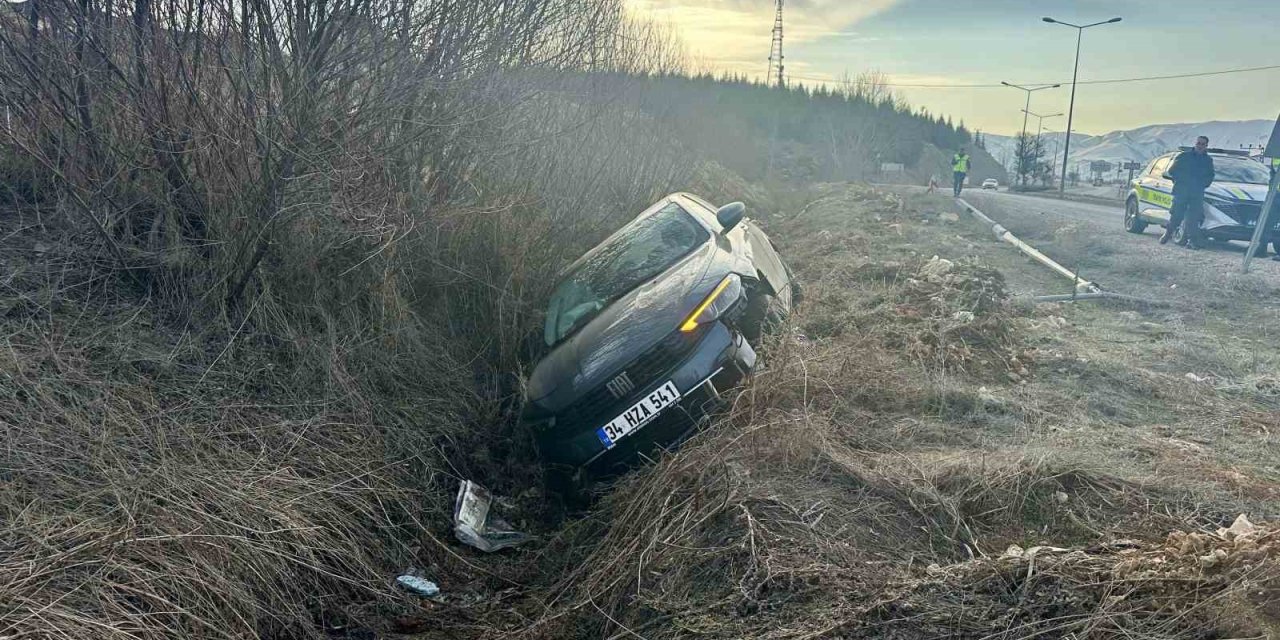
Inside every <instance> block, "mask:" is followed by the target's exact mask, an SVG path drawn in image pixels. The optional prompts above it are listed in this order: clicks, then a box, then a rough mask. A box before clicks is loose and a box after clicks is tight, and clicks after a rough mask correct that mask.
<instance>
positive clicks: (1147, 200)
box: [1138, 155, 1173, 224]
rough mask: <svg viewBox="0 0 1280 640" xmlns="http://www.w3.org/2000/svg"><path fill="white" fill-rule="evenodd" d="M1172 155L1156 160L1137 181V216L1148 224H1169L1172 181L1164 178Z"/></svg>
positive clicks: (1171, 205)
mask: <svg viewBox="0 0 1280 640" xmlns="http://www.w3.org/2000/svg"><path fill="white" fill-rule="evenodd" d="M1172 161H1173V156H1172V155H1166V156H1161V157H1159V158H1156V159H1155V161H1154V162H1152V163H1151V166H1150V167H1148V168H1147V171H1146V173H1144V174H1143V175H1142V179H1141V180H1139V181H1138V215H1140V216H1141V217H1142V219H1144V220H1146V221H1148V222H1155V223H1159V224H1165V223H1168V222H1169V209H1170V208H1172V207H1173V181H1172V180H1169V179H1168V178H1165V177H1164V172H1165V171H1168V170H1169V163H1171V162H1172Z"/></svg>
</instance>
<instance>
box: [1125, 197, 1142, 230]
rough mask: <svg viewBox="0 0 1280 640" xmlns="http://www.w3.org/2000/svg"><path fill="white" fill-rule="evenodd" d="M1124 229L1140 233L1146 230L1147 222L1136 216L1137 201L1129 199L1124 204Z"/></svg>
mask: <svg viewBox="0 0 1280 640" xmlns="http://www.w3.org/2000/svg"><path fill="white" fill-rule="evenodd" d="M1124 230H1125V231H1128V232H1129V233H1142V232H1143V231H1146V230H1147V222H1146V220H1143V219H1142V218H1141V217H1139V216H1138V201H1137V200H1133V199H1130V200H1129V201H1128V202H1126V203H1125V205H1124Z"/></svg>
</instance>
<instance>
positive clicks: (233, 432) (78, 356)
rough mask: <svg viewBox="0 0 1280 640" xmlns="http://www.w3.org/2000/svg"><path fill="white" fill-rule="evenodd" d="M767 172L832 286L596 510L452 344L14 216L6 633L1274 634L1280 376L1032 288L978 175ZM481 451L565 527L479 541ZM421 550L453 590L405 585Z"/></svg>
mask: <svg viewBox="0 0 1280 640" xmlns="http://www.w3.org/2000/svg"><path fill="white" fill-rule="evenodd" d="M759 199H760V200H761V202H760V206H758V207H757V210H758V213H760V216H759V217H760V219H761V221H762V223H763V224H764V225H765V226H767V228H768V229H769V231H770V232H771V233H772V234H773V236H774V237H775V239H776V240H777V241H778V243H779V245H780V247H781V248H782V250H783V253H784V254H785V255H787V256H788V257H789V258H790V261H791V263H792V264H793V266H794V267H795V268H796V271H797V272H798V273H799V274H800V276H801V277H802V278H803V280H804V282H805V283H806V302H805V304H804V307H803V308H802V309H801V310H800V311H799V312H798V313H797V315H796V317H795V321H794V324H795V326H794V327H793V330H789V331H786V332H784V333H783V334H782V335H780V336H779V337H778V338H776V340H775V342H774V343H773V344H771V345H769V347H768V349H766V350H765V351H764V354H763V355H764V358H765V363H766V367H765V369H764V371H762V372H761V373H760V374H759V375H757V376H756V377H755V378H754V380H753V381H752V382H751V383H750V384H749V385H747V386H746V387H744V388H743V389H742V390H741V392H740V394H739V395H737V397H736V400H735V404H734V406H733V408H732V410H731V411H730V412H729V414H728V415H727V416H725V417H724V419H722V420H720V421H718V422H717V423H716V424H715V425H714V426H713V427H712V428H710V429H708V430H707V431H706V432H705V433H703V434H701V435H699V436H698V437H696V438H695V439H694V440H692V441H691V442H690V443H689V444H688V445H687V446H686V447H685V448H683V449H682V450H681V451H680V452H679V453H677V454H674V455H671V456H667V457H664V458H663V459H661V460H659V461H657V463H656V464H654V465H652V466H650V467H648V468H646V469H643V470H641V471H639V472H637V473H635V474H632V475H631V476H629V477H626V478H623V479H622V480H620V481H619V482H618V483H617V486H615V487H613V488H612V489H611V491H610V492H609V493H608V494H607V495H605V496H603V497H602V499H601V501H600V502H599V504H597V505H596V507H595V508H594V509H593V510H592V511H591V512H590V513H588V514H586V515H585V516H583V517H578V518H574V519H571V520H568V521H558V517H557V514H555V513H554V512H553V510H552V509H550V501H549V500H548V499H547V498H546V497H545V496H544V494H543V493H542V491H541V487H539V486H537V480H536V477H537V475H536V468H535V467H531V466H530V465H529V464H527V463H526V461H527V460H528V450H527V449H526V448H524V447H525V445H524V443H523V442H522V441H521V440H520V439H519V438H518V437H515V434H512V433H511V432H510V430H509V425H510V422H509V420H507V419H506V418H508V417H509V413H504V412H505V411H506V409H503V407H504V406H509V403H508V404H504V403H503V402H502V401H501V398H500V397H499V396H498V394H490V395H483V394H478V393H477V392H476V391H475V390H476V389H477V388H484V386H483V385H477V384H476V380H477V379H479V378H477V377H476V376H478V375H479V373H478V372H477V370H476V369H475V368H473V367H470V366H469V365H468V364H467V363H465V362H453V361H450V360H449V359H448V355H447V354H448V353H450V350H449V349H446V348H443V347H442V346H440V347H439V348H435V349H432V348H431V346H430V341H429V340H426V339H423V340H422V343H423V345H424V347H423V349H424V351H423V352H422V354H421V358H420V360H418V361H416V363H415V364H416V366H418V367H421V368H431V369H430V370H427V369H419V370H420V371H421V374H420V375H417V376H403V375H399V376H390V377H388V376H385V375H384V376H379V375H378V370H379V369H378V367H377V366H376V365H377V362H378V360H377V356H378V354H379V353H386V352H388V350H385V349H380V348H379V347H380V346H383V345H380V344H374V345H367V344H365V343H364V342H362V341H359V340H353V341H349V342H348V341H341V342H339V343H337V344H336V345H334V344H328V345H326V346H325V347H324V348H326V349H332V350H333V352H334V353H341V354H344V355H345V356H351V355H352V354H353V353H355V354H357V355H361V354H362V356H363V357H358V358H357V357H346V358H344V359H343V360H342V362H343V363H348V362H349V363H365V365H362V366H367V367H368V368H367V369H357V368H355V366H354V365H352V366H351V367H350V369H351V370H352V373H351V374H350V375H349V376H334V375H333V374H332V373H331V372H332V371H334V370H335V369H333V368H309V367H307V366H299V364H300V363H299V362H294V361H288V360H286V359H282V358H281V357H280V355H281V353H286V354H296V353H297V351H295V350H294V349H281V348H280V345H278V344H275V343H273V341H272V339H271V337H270V336H268V335H263V334H261V333H258V332H254V331H252V330H251V328H246V329H245V330H244V331H243V332H236V331H231V332H225V333H214V332H209V333H200V332H196V331H175V330H173V329H172V328H171V325H169V324H166V323H164V322H161V321H160V320H159V319H156V318H153V317H152V316H151V315H150V308H149V307H148V306H146V305H143V306H141V307H139V306H137V305H134V304H131V303H126V302H125V299H124V298H120V297H116V296H114V295H112V291H113V290H114V289H113V287H116V286H118V280H111V279H108V278H105V277H95V278H90V279H88V280H81V279H77V278H74V277H70V276H71V274H74V273H79V271H78V270H77V269H75V268H73V267H74V266H75V264H76V260H75V256H74V255H70V254H68V253H65V252H64V251H65V250H64V249H61V248H59V247H57V246H50V245H47V244H43V243H42V242H41V241H39V240H37V239H36V238H35V237H29V236H28V235H25V234H24V233H22V232H19V233H17V234H15V235H9V236H7V237H8V238H9V241H8V242H6V243H5V245H4V249H3V250H2V251H0V257H3V259H4V261H5V265H6V268H7V269H8V271H6V273H10V274H12V275H11V276H10V277H8V279H7V280H6V281H5V282H6V286H8V287H9V289H10V291H12V292H13V293H14V296H13V298H12V301H11V302H6V303H5V304H6V306H5V308H4V309H3V310H0V328H2V332H0V333H2V335H4V336H5V343H4V348H3V349H0V375H3V376H4V377H5V384H4V385H3V389H2V390H0V424H3V428H4V429H5V438H6V442H7V443H8V447H7V448H6V449H5V450H4V454H3V455H4V459H3V465H2V467H3V475H2V476H0V480H3V482H4V483H5V486H4V488H5V490H4V492H3V494H2V495H3V506H2V507H0V508H3V510H4V511H3V512H4V514H5V520H4V527H3V529H0V541H2V543H3V546H4V549H5V551H6V556H5V557H4V559H3V561H2V562H3V567H2V568H3V571H0V604H2V606H3V607H4V609H3V614H2V616H0V618H2V619H3V621H4V627H3V628H4V629H5V631H4V633H0V635H4V634H16V635H18V636H19V637H23V636H24V635H26V636H32V637H39V636H41V635H53V636H57V635H61V636H62V637H69V638H70V637H76V638H81V637H121V638H123V637H147V638H159V637H252V636H268V637H319V636H323V635H329V636H337V637H343V636H346V637H369V634H378V635H387V634H392V633H394V632H396V631H404V632H413V633H417V634H419V635H420V636H421V637H441V638H444V637H506V636H524V637H545V638H552V637H619V638H620V637H636V636H637V635H638V636H641V637H649V638H655V637H692V636H700V637H721V638H741V637H760V638H765V637H775V638H801V637H866V638H873V637H874V638H882V637H898V638H930V637H941V636H952V637H971V638H983V637H991V638H1030V637H1069V636H1071V635H1072V634H1074V636H1075V637H1080V636H1082V635H1088V636H1090V637H1117V638H1119V637H1126V638H1135V637H1136V638H1183V637H1185V638H1192V637H1196V638H1200V637H1228V636H1236V637H1242V636H1243V637H1264V636H1267V635H1268V634H1269V633H1272V632H1273V626H1272V625H1273V624H1274V623H1273V621H1272V615H1271V614H1270V613H1269V612H1270V611H1272V610H1273V607H1274V602H1273V600H1274V596H1275V591H1274V588H1275V561H1274V558H1273V546H1274V543H1273V539H1274V537H1275V535H1276V534H1275V532H1274V531H1273V530H1272V529H1271V528H1269V527H1267V526H1265V525H1264V526H1263V528H1262V530H1260V531H1258V532H1255V533H1253V534H1250V535H1247V536H1243V537H1241V538H1240V539H1236V537H1235V536H1234V535H1224V536H1216V535H1214V532H1215V531H1216V529H1217V527H1219V526H1223V525H1225V524H1229V523H1230V522H1231V521H1232V519H1233V518H1234V517H1235V516H1236V514H1237V513H1240V512H1247V513H1249V514H1250V515H1251V516H1254V515H1258V514H1262V515H1265V513H1266V510H1267V508H1268V505H1271V504H1274V502H1273V501H1274V497H1275V493H1274V492H1275V489H1276V488H1277V487H1278V486H1280V483H1277V481H1276V479H1275V477H1274V475H1273V472H1272V471H1269V469H1270V468H1271V467H1270V466H1269V465H1270V464H1271V463H1269V462H1267V460H1268V458H1269V457H1271V458H1273V456H1274V450H1273V449H1274V447H1273V445H1272V444H1271V441H1270V435H1269V434H1270V432H1271V431H1272V430H1274V429H1275V428H1277V427H1280V425H1276V424H1275V415H1276V414H1275V411H1276V406H1275V397H1274V395H1273V392H1268V391H1267V389H1268V388H1269V387H1267V386H1266V385H1263V384H1257V385H1252V386H1241V385H1236V384H1233V383H1232V381H1231V380H1230V379H1228V378H1225V377H1224V378H1223V379H1222V381H1221V383H1220V384H1205V383H1202V382H1193V381H1190V380H1187V379H1185V378H1183V376H1182V373H1181V372H1179V371H1177V370H1176V366H1177V365H1175V366H1174V367H1171V368H1170V370H1161V369H1159V368H1155V367H1152V366H1149V365H1151V364H1152V363H1153V362H1154V361H1156V360H1157V359H1158V354H1159V350H1160V349H1166V348H1169V346H1170V343H1169V342H1167V341H1166V340H1164V339H1163V338H1160V337H1158V336H1152V335H1146V334H1142V333H1132V332H1144V331H1145V332H1147V333H1148V334H1149V333H1150V332H1151V331H1154V329H1143V328H1142V327H1144V326H1148V325H1149V326H1156V323H1155V322H1152V320H1159V319H1160V318H1159V316H1157V315H1153V314H1160V313H1166V312H1165V311H1154V310H1139V311H1135V310H1130V309H1126V308H1123V307H1083V306H1082V307H1070V306H1065V305H1059V306H1038V307H1034V308H1032V307H1030V306H1029V305H1025V304H1022V303H1020V302H1019V301H1017V300H1015V299H1013V298H1011V296H1010V294H1009V287H1008V284H1007V282H1006V277H1005V274H1007V275H1008V276H1009V279H1011V280H1018V281H1019V282H1022V281H1026V280H1028V279H1030V280H1036V278H1037V276H1035V275H1034V272H1033V271H1031V269H1032V267H1029V266H1027V264H1026V263H1025V262H1024V261H1022V260H1021V258H1019V257H1018V256H1017V254H1014V253H1011V252H1009V253H1004V251H1005V248H1003V247H1001V246H1000V245H997V244H995V243H993V242H992V241H990V240H989V239H988V236H987V234H986V232H985V230H982V229H980V228H977V227H975V226H970V225H967V224H966V223H965V222H964V221H961V220H954V219H952V218H951V217H950V216H948V215H944V214H945V213H946V212H947V209H946V208H945V207H946V205H945V203H946V200H945V199H940V198H939V199H929V198H911V199H909V200H908V201H906V202H904V201H903V200H901V199H900V198H899V197H896V196H891V195H886V194H882V193H878V192H874V191H871V190H867V189H862V188H857V187H846V186H831V187H825V188H821V189H815V190H813V191H811V192H806V193H799V194H791V195H790V196H789V197H787V198H786V199H782V200H779V201H776V202H768V201H766V200H767V199H766V198H763V197H760V198H759ZM17 230H18V229H17V228H16V227H15V228H14V229H11V230H7V231H6V233H11V232H12V231H17ZM42 237H43V236H42ZM935 255H937V256H939V259H938V260H934V259H933V256H935ZM943 260H946V261H947V262H943ZM948 263H949V264H948ZM1120 314H1131V315H1129V316H1124V315H1120ZM1115 318H1132V319H1133V320H1132V322H1125V323H1120V322H1117V321H1116V320H1115ZM1142 323H1147V324H1146V325H1144V324H1142ZM1103 328H1105V329H1106V331H1103V330H1102V329H1103ZM1118 331H1129V332H1131V333H1130V334H1128V335H1127V336H1126V337H1124V338H1118V337H1117V333H1115V332H1118ZM1117 340H1122V341H1123V344H1118V343H1115V341H1117ZM1108 345H1110V346H1108ZM1210 347H1212V343H1211V341H1210V342H1197V341H1190V342H1187V343H1185V344H1184V345H1182V346H1181V347H1179V348H1180V349H1181V351H1180V353H1186V354H1188V355H1187V357H1188V358H1190V357H1192V356H1193V355H1194V354H1197V353H1199V354H1202V355H1203V354H1205V353H1209V351H1206V349H1209V348H1210ZM362 348H367V349H369V351H368V352H367V353H366V352H362V351H360V349H362ZM428 351H429V352H430V353H428ZM398 353H399V354H400V355H399V356H397V357H406V356H404V353H403V352H402V351H401V352H398ZM304 364H305V363H304ZM401 364H403V363H401ZM337 370H339V371H341V370H344V369H342V368H339V369H337ZM405 370H406V369H405V368H403V367H402V366H401V367H394V368H388V369H384V370H383V371H405ZM322 371H323V372H329V373H325V374H323V375H321V373H319V372H322ZM308 372H311V373H308ZM317 389H320V390H321V391H322V392H317ZM460 476H467V477H473V478H477V479H479V480H481V481H483V482H486V483H488V484H491V485H493V486H495V487H496V488H498V489H499V491H500V492H501V493H504V494H507V495H509V496H511V501H510V503H508V505H507V507H508V508H509V510H510V513H511V515H512V517H513V518H515V519H517V520H518V524H519V525H520V526H522V527H525V528H526V529H528V530H530V531H532V532H534V533H536V534H538V536H539V539H538V540H537V541H536V542H535V543H532V544H531V545H529V546H526V547H523V548H521V549H519V550H517V551H513V552H506V553H503V554H498V555H494V556H483V555H480V554H478V553H475V552H473V551H472V550H470V549H468V548H466V547H462V546H460V545H458V544H456V543H453V542H452V541H451V539H450V534H449V531H448V527H449V513H448V512H449V509H450V507H451V499H452V490H453V486H452V482H453V481H455V480H456V479H457V478H458V477H460ZM1257 519H1258V520H1262V519H1263V518H1257ZM1171 532H1172V533H1173V535H1172V536H1170V537H1168V538H1167V539H1166V536H1169V534H1170V533H1171ZM1182 532H1186V533H1182ZM1188 534H1190V535H1188ZM1219 550H1220V551H1219ZM406 566H417V567H422V568H424V569H425V570H426V572H427V573H428V575H429V576H430V577H432V578H434V579H436V580H437V582H439V583H440V584H441V586H442V587H443V589H444V597H443V598H441V599H438V600H426V601H423V600H417V599H414V598H410V597H407V596H404V595H395V594H394V593H393V592H392V590H391V588H390V585H391V580H392V578H393V577H394V574H395V573H397V572H399V571H400V570H402V569H403V568H404V567H406Z"/></svg>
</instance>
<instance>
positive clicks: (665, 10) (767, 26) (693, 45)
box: [626, 0, 902, 75]
mask: <svg viewBox="0 0 1280 640" xmlns="http://www.w3.org/2000/svg"><path fill="white" fill-rule="evenodd" d="M901 1H902V0H861V1H859V2H852V1H851V0H787V4H786V8H785V9H784V19H785V21H786V22H785V26H786V44H787V45H788V46H789V45H792V44H795V43H801V42H813V41H816V40H821V39H824V38H839V39H841V40H844V41H847V40H848V39H850V38H853V39H857V38H861V36H860V35H859V34H858V33H857V32H856V31H853V30H852V29H850V27H851V26H853V25H854V24H856V23H857V22H859V21H861V20H863V19H865V18H868V17H870V16H872V15H875V14H877V13H880V12H882V11H885V10H887V9H889V8H891V7H892V6H894V5H896V4H898V3H900V2H901ZM626 3H627V6H628V8H629V9H630V10H631V11H632V12H633V13H634V15H637V16H639V17H642V18H649V19H652V20H656V21H657V22H659V23H664V24H670V25H672V26H674V27H676V28H677V29H678V30H679V32H680V35H681V36H682V37H683V39H684V41H685V43H686V44H687V45H688V46H689V49H690V50H691V51H692V52H693V53H694V55H695V56H696V57H698V58H699V59H702V60H705V61H706V62H707V63H708V64H709V65H710V66H712V67H714V68H716V69H725V70H730V71H735V72H745V73H748V74H751V75H763V74H764V72H765V70H766V69H767V68H768V59H769V44H770V35H771V34H772V32H773V19H774V3H773V0H626Z"/></svg>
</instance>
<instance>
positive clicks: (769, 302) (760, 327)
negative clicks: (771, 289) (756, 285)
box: [738, 291, 778, 347]
mask: <svg viewBox="0 0 1280 640" xmlns="http://www.w3.org/2000/svg"><path fill="white" fill-rule="evenodd" d="M773 307H774V304H773V296H771V295H769V294H767V293H765V292H763V291H757V292H756V293H755V294H754V295H752V296H751V297H749V298H747V308H746V309H745V310H744V311H743V312H742V322H741V325H740V326H739V327H738V329H739V330H740V331H742V337H744V338H746V339H747V342H749V343H751V346H753V347H758V346H760V339H761V338H762V337H764V334H765V332H767V331H768V330H769V329H770V327H771V325H772V324H774V323H775V322H776V321H777V315H778V314H777V311H776V310H775V309H774V308H773Z"/></svg>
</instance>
